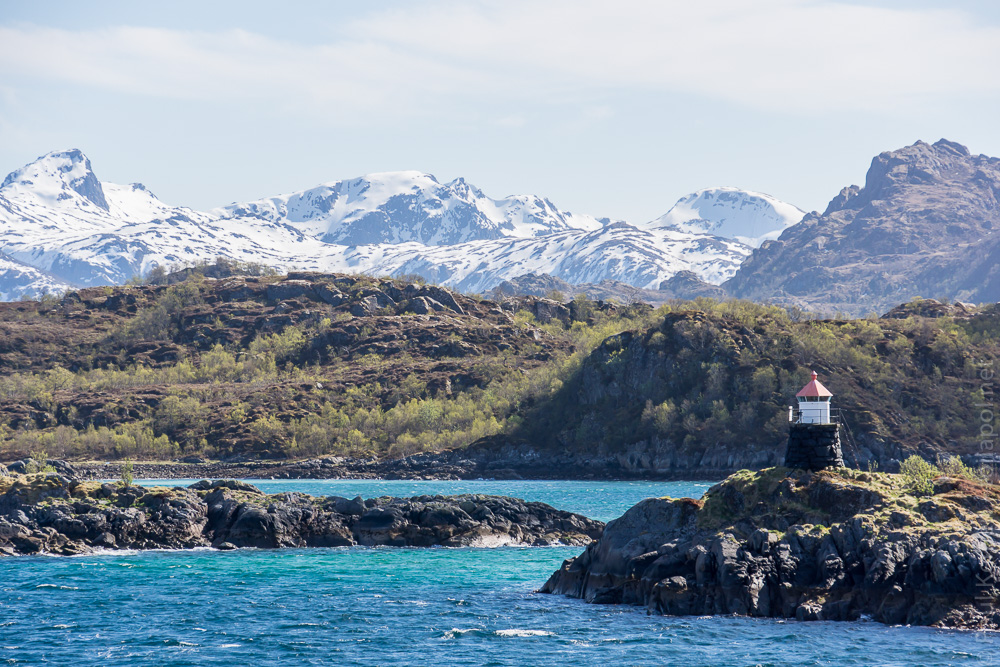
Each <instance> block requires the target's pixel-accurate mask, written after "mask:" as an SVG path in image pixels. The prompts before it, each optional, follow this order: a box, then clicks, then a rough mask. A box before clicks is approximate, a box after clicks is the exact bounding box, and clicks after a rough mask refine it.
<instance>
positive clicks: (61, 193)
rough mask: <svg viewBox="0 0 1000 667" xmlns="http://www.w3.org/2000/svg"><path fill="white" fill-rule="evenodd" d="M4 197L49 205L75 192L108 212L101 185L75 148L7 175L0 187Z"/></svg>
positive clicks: (42, 158) (86, 160)
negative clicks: (28, 196)
mask: <svg viewBox="0 0 1000 667" xmlns="http://www.w3.org/2000/svg"><path fill="white" fill-rule="evenodd" d="M0 190H4V191H6V192H5V194H14V193H15V192H21V193H22V194H24V193H28V194H31V195H33V196H35V197H37V198H41V199H48V200H51V201H52V202H53V203H55V202H62V201H64V200H67V199H72V198H73V196H72V195H71V194H70V192H69V191H72V192H75V193H76V194H77V195H79V196H81V197H83V198H84V199H86V200H87V201H88V202H90V203H91V204H94V205H95V206H97V207H99V208H102V209H104V210H105V211H107V210H108V202H107V199H105V197H104V190H103V188H102V187H101V182H100V181H99V180H97V176H96V175H95V174H94V170H93V168H92V167H91V166H90V159H89V158H88V157H87V156H86V155H84V153H83V151H81V150H80V149H78V148H71V149H69V150H65V151H53V152H51V153H46V154H45V155H43V156H41V157H40V158H38V159H37V160H35V161H34V162H31V163H29V164H26V165H25V166H23V167H21V168H20V169H18V170H16V171H13V172H11V173H10V174H8V175H7V178H5V179H4V181H3V184H2V185H0Z"/></svg>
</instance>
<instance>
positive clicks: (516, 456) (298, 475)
mask: <svg viewBox="0 0 1000 667" xmlns="http://www.w3.org/2000/svg"><path fill="white" fill-rule="evenodd" d="M757 463H760V462H759V461H758V462H757ZM67 465H68V466H69V470H71V471H72V475H73V476H74V477H78V478H79V479H84V480H105V479H118V478H119V476H120V475H121V470H122V463H121V462H120V461H115V462H110V461H109V462H73V463H69V464H67ZM738 469H739V468H734V467H719V468H712V467H705V468H700V469H697V470H688V469H685V468H681V469H662V468H661V469H656V468H649V467H643V466H641V465H640V466H635V467H630V466H627V465H621V464H620V463H618V462H617V461H616V460H613V459H607V460H604V459H601V460H595V461H585V462H581V461H578V460H576V459H575V458H570V457H567V456H559V455H539V454H537V453H536V452H535V451H534V450H532V449H528V450H523V451H522V450H517V449H511V450H510V451H503V452H493V451H476V450H474V449H473V450H457V451H445V452H435V453H426V454H416V455H413V456H408V457H405V458H399V459H390V460H379V459H356V458H349V457H340V456H327V457H321V458H314V459H306V460H301V461H241V462H225V461H204V462H201V463H184V462H177V461H150V462H146V461H137V462H135V463H134V464H133V474H134V475H135V477H136V478H137V479H204V478H210V479H413V480H420V479H436V480H471V479H506V480H509V479H514V480H517V479H556V478H558V479H564V480H573V479H576V480H590V479H604V480H649V481H671V480H684V481H692V480H708V481H711V480H718V479H721V478H723V477H726V476H727V475H729V474H732V473H734V472H736V471H737V470H738Z"/></svg>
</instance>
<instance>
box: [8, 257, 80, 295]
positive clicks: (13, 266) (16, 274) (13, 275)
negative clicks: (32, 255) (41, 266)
mask: <svg viewBox="0 0 1000 667" xmlns="http://www.w3.org/2000/svg"><path fill="white" fill-rule="evenodd" d="M69 287H70V286H69V285H68V284H67V283H65V282H63V281H61V280H59V279H57V278H55V277H54V276H50V275H48V274H46V273H44V272H43V271H39V270H38V269H36V268H35V267H33V266H28V265H26V264H22V263H21V262H18V261H16V260H14V259H12V258H11V257H8V256H7V255H4V254H3V253H0V301H16V300H17V299H20V298H23V297H28V298H38V297H40V296H42V295H43V294H59V293H61V292H64V291H66V290H67V289H69Z"/></svg>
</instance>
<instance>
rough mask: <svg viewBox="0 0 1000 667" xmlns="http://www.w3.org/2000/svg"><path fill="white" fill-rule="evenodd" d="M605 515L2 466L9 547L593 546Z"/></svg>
mask: <svg viewBox="0 0 1000 667" xmlns="http://www.w3.org/2000/svg"><path fill="white" fill-rule="evenodd" d="M603 528H604V524H602V523H601V522H599V521H593V520H591V519H588V518H586V517H583V516H580V515H578V514H573V513H570V512H564V511H561V510H557V509H554V508H552V507H551V506H549V505H546V504H544V503H539V502H525V501H523V500H518V499H516V498H507V497H502V496H488V495H477V494H466V495H457V496H417V497H414V498H391V497H382V498H369V499H367V500H363V499H362V498H360V497H357V498H353V499H350V498H342V497H338V496H325V497H312V496H309V495H306V494H302V493H279V494H275V495H267V494H265V493H263V492H262V491H260V490H259V489H258V488H257V487H255V486H253V485H251V484H248V483H246V482H241V481H238V480H215V481H209V480H204V481H201V482H197V483H195V484H192V485H191V486H189V487H151V488H145V487H143V486H139V485H135V484H125V483H122V482H115V483H109V482H93V481H90V482H88V481H81V480H79V479H75V478H70V477H67V476H65V475H62V474H60V473H55V472H40V473H32V474H27V475H21V474H14V475H8V476H0V556H15V555H22V554H37V553H47V554H55V555H74V554H84V553H90V552H93V551H95V550H99V549H191V548H197V547H214V548H216V549H220V550H228V549H236V548H241V547H256V548H280V547H347V546H355V545H361V546H397V547H429V546H445V547H460V546H478V547H497V546H532V545H556V544H562V545H584V544H588V543H589V542H591V541H592V540H593V539H596V538H597V537H599V536H600V534H601V531H602V530H603Z"/></svg>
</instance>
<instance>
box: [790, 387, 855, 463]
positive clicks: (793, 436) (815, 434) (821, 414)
mask: <svg viewBox="0 0 1000 667" xmlns="http://www.w3.org/2000/svg"><path fill="white" fill-rule="evenodd" d="M795 400H796V401H797V402H798V409H797V410H796V409H795V408H794V407H792V408H789V409H788V419H789V421H790V422H791V423H790V424H789V427H788V447H787V449H786V451H785V466H786V467H788V468H802V469H805V470H822V469H823V468H839V467H843V465H844V454H843V450H842V449H841V446H840V425H839V424H837V423H835V422H834V420H833V417H832V415H831V414H830V402H831V401H832V400H833V393H831V392H830V390H829V389H827V388H826V387H824V386H823V384H822V383H821V382H820V381H819V375H817V373H816V371H813V372H812V379H811V380H810V381H809V383H808V384H806V386H804V387H802V389H801V390H800V391H799V393H797V394H795Z"/></svg>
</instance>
